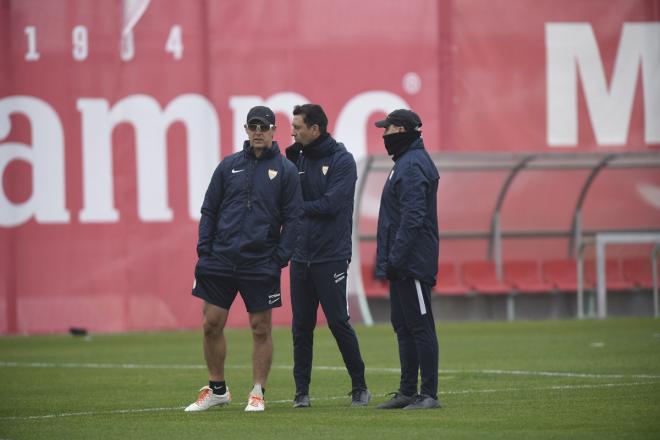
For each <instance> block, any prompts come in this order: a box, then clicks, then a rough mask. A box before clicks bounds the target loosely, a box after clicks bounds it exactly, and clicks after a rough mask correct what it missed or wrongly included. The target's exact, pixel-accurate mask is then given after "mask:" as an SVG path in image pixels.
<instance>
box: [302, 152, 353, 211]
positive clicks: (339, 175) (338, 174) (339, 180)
mask: <svg viewBox="0 0 660 440" xmlns="http://www.w3.org/2000/svg"><path fill="white" fill-rule="evenodd" d="M356 181H357V167H356V165H355V160H353V156H351V155H350V154H345V155H343V157H342V158H341V160H338V161H337V163H336V165H335V167H334V169H333V170H331V171H330V175H329V176H328V184H327V187H326V191H325V193H324V194H323V196H321V197H320V198H319V199H316V200H305V202H304V208H305V215H307V216H310V217H313V216H336V215H337V214H338V213H339V211H341V210H342V209H344V207H345V206H346V200H352V199H353V197H354V193H355V182H356Z"/></svg>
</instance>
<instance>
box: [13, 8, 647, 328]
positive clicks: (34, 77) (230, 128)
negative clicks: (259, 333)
mask: <svg viewBox="0 0 660 440" xmlns="http://www.w3.org/2000/svg"><path fill="white" fill-rule="evenodd" d="M0 23H1V24H0V50H1V51H2V56H1V57H0V175H1V178H2V187H1V191H0V333H34V332H51V331H64V330H66V329H68V328H69V327H70V326H85V327H88V328H90V329H92V330H94V331H127V330H138V329H161V328H191V327H196V326H198V325H199V324H200V322H201V305H200V304H199V301H198V300H196V299H195V298H193V297H191V295H190V289H191V286H192V282H193V268H194V264H195V261H196V255H195V245H196V239H197V237H196V234H197V222H198V220H199V216H200V213H199V210H200V206H201V201H202V198H203V196H204V192H205V190H206V186H207V185H208V181H209V179H210V175H211V173H212V171H213V169H214V168H215V166H216V165H217V163H218V162H219V161H220V160H221V158H222V157H224V156H226V155H228V154H230V153H232V152H233V151H235V150H236V149H237V148H239V147H240V146H241V145H242V142H243V140H244V139H245V138H246V136H245V132H244V129H243V124H244V122H245V116H246V114H247V111H248V110H249V108H251V107H252V106H254V105H259V104H264V105H268V106H270V107H271V108H273V109H274V110H275V111H276V112H277V118H278V124H277V125H278V129H277V136H276V140H277V141H278V142H279V143H280V145H281V146H287V145H288V144H289V143H290V118H291V110H292V108H293V106H294V105H296V104H300V103H304V102H315V103H319V104H321V105H323V107H324V109H325V110H326V112H327V114H328V116H329V118H330V125H329V129H330V131H331V132H332V134H333V136H334V137H335V138H337V139H338V140H340V141H342V142H343V143H344V144H345V145H347V147H348V148H349V150H350V151H351V152H352V153H353V155H354V156H355V157H356V159H358V160H359V159H363V158H365V157H367V156H368V155H370V154H383V153H384V149H383V147H382V139H381V135H382V132H381V130H378V129H376V128H375V127H373V122H374V121H375V120H377V119H379V118H382V117H383V116H384V115H385V114H386V113H388V112H389V111H391V110H393V109H396V108H401V107H408V108H413V109H414V110H415V111H416V112H418V113H419V114H420V115H421V117H422V120H423V131H424V138H425V142H426V145H427V147H428V148H429V150H431V151H496V152H510V151H536V152H550V151H563V152H585V151H649V150H651V151H657V150H658V147H660V73H659V72H660V6H659V3H658V2H657V1H653V0H648V1H642V0H611V1H608V2H602V1H594V0H578V1H573V0H560V1H557V0H542V1H535V2H529V1H522V0H495V1H493V0H491V1H485V0H466V1H449V0H439V1H433V0H411V1H407V2H398V1H378V0H365V1H361V2H354V1H348V0H337V1H333V2H324V1H320V0H307V1H303V0H285V1H281V2H267V1H263V0H250V1H239V0H227V1H218V2H215V1H204V0H198V1H177V0H152V1H142V2H140V1H137V2H122V1H119V0H116V1H103V2H90V1H85V0H56V1H49V2H43V1H38V0H21V1H17V0H0ZM626 178H628V177H626ZM636 178H637V180H636V181H635V182H632V183H630V185H632V186H629V188H633V187H634V185H639V184H640V183H639V179H641V180H642V183H641V185H643V187H644V188H645V189H644V191H643V193H644V194H642V195H640V194H638V193H637V192H635V191H636V190H634V188H633V189H626V190H625V191H624V190H622V189H621V187H620V186H617V185H616V184H612V185H611V187H605V188H604V189H602V190H601V194H600V195H599V196H597V197H596V198H597V199H598V200H603V202H602V203H601V205H603V206H610V208H603V209H604V210H603V211H597V212H599V213H605V214H604V215H603V216H602V217H603V218H605V217H608V216H609V217H608V218H611V211H608V209H610V210H612V209H614V208H612V207H611V204H610V203H608V202H607V200H608V197H611V195H612V194H613V192H612V191H614V193H615V194H621V195H622V196H623V197H632V198H634V199H635V200H637V199H639V200H641V201H639V202H637V201H636V202H635V203H638V204H639V203H641V206H642V208H636V210H635V211H634V216H633V217H634V218H633V219H632V220H631V221H632V223H633V224H634V225H635V226H650V227H653V226H655V227H657V226H658V225H659V224H660V214H659V210H660V202H659V199H660V196H658V194H659V193H660V177H659V176H658V175H657V172H656V173H653V172H644V173H641V174H638V175H637V177H636ZM624 180H625V179H624ZM453 188H455V189H452V190H448V192H447V193H445V194H444V195H443V196H442V197H449V199H450V200H454V198H458V199H461V198H463V199H465V194H468V193H469V192H470V191H475V192H477V193H478V191H479V190H478V189H475V188H473V187H470V186H469V185H468V186H462V187H461V186H460V185H456V186H454V187H453ZM461 188H463V189H461ZM608 188H609V189H608ZM451 191H453V192H451ZM466 191H467V192H466ZM617 191H618V192H617ZM369 194H371V195H369ZM378 194H379V193H378V188H375V189H371V190H369V191H368V195H367V197H371V198H372V199H373V200H372V201H371V202H370V203H367V204H366V205H367V206H371V208H370V209H369V212H367V213H365V216H366V217H369V218H371V219H374V218H375V216H376V215H377V203H378ZM519 203H520V205H521V206H523V207H524V206H525V204H526V203H528V201H525V200H524V198H521V201H520V202H519ZM374 205H376V206H374ZM441 209H443V208H442V204H441ZM523 211H524V210H522V209H521V211H520V212H521V213H522V212H523ZM608 213H610V214H608ZM521 215H523V214H521ZM622 215H623V214H622ZM514 217H516V218H512V219H511V221H512V222H516V221H517V215H516V216H514ZM441 218H443V221H444V222H448V223H445V225H451V224H453V223H456V224H459V223H463V224H464V223H465V222H466V221H469V220H470V219H471V218H474V213H472V212H470V211H469V210H458V209H454V210H452V212H451V213H450V214H449V215H447V216H445V217H443V216H442V215H441ZM598 218H601V215H600V214H599V215H598ZM486 221H487V220H486ZM287 277H288V274H286V273H284V274H283V287H284V290H285V291H286V290H287V286H288V281H287V280H286V279H287ZM285 303H286V301H285ZM234 307H236V308H238V309H239V310H240V308H241V307H243V306H242V304H241V303H240V301H237V303H236V305H235V306H234ZM289 315H290V309H288V307H287V306H285V307H283V308H281V309H279V310H277V311H276V313H275V315H274V322H275V323H276V324H280V325H283V324H287V323H288V322H289V320H290V316H289ZM230 316H231V318H230V323H229V324H230V325H246V323H247V321H246V319H245V313H244V312H234V313H232V314H231V315H230Z"/></svg>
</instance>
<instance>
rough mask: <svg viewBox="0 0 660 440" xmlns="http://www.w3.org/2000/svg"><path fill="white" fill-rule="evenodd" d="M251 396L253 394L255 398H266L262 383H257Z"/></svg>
mask: <svg viewBox="0 0 660 440" xmlns="http://www.w3.org/2000/svg"><path fill="white" fill-rule="evenodd" d="M250 394H252V395H253V396H257V397H261V398H263V397H264V392H263V390H262V387H261V384H260V383H255V384H254V388H252V392H250Z"/></svg>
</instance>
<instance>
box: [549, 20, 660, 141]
mask: <svg viewBox="0 0 660 440" xmlns="http://www.w3.org/2000/svg"><path fill="white" fill-rule="evenodd" d="M545 40H546V51H547V52H546V53H547V63H546V69H547V118H548V125H547V126H548V129H547V130H548V131H547V142H548V145H550V146H551V147H575V146H576V145H577V142H578V128H577V127H578V116H577V102H578V99H577V96H578V95H577V82H578V79H579V80H581V81H582V82H581V84H582V89H583V90H584V96H585V100H586V104H587V109H588V112H589V117H590V119H591V125H592V127H593V130H594V134H595V136H596V142H597V143H598V145H602V146H621V145H625V144H626V141H627V138H628V128H629V126H630V118H631V115H632V106H633V99H634V97H635V90H636V88H637V78H638V76H639V75H638V71H639V66H640V65H641V80H642V81H643V87H642V90H643V96H644V141H645V142H646V143H647V144H654V143H659V142H660V123H658V121H660V73H659V72H660V23H658V22H654V23H625V24H624V25H623V31H622V32H621V40H620V42H619V48H618V51H617V53H616V59H615V62H614V69H613V72H612V77H611V81H610V86H609V89H608V85H607V81H606V77H605V70H604V68H603V62H602V60H601V57H600V52H599V50H598V45H597V43H596V38H595V37H594V32H593V29H592V27H591V25H590V24H588V23H548V24H546V27H545Z"/></svg>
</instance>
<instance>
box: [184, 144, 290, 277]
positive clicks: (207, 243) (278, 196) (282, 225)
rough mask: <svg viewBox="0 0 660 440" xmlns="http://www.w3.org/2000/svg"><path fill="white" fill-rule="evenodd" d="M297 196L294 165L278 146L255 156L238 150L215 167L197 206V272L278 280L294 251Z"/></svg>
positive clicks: (247, 149) (249, 149) (248, 150)
mask: <svg viewBox="0 0 660 440" xmlns="http://www.w3.org/2000/svg"><path fill="white" fill-rule="evenodd" d="M301 214H302V196H301V192H300V181H299V179H298V170H297V169H296V167H295V166H294V165H293V164H292V163H291V162H290V161H289V160H287V159H286V158H285V157H284V156H283V155H281V154H280V149H279V147H278V145H277V142H273V145H272V147H271V148H269V149H264V151H263V153H262V154H261V157H259V158H257V157H256V156H255V155H254V153H253V151H252V147H251V146H250V145H249V143H248V142H247V141H246V142H245V144H244V145H243V151H240V152H238V153H234V154H232V155H231V156H228V157H226V158H225V159H224V160H223V161H222V162H220V164H219V165H218V166H217V168H216V169H215V171H214V173H213V177H212V178H211V183H210V184H209V187H208V189H207V191H206V195H205V197H204V203H203V204H202V217H201V219H200V222H199V241H198V242H197V254H198V256H199V261H198V263H197V267H196V269H195V270H196V274H202V275H218V276H236V277H242V278H263V277H264V276H278V277H279V275H280V270H281V268H282V267H284V266H286V265H287V264H288V261H289V259H290V257H291V255H292V253H293V250H294V247H295V242H296V237H297V235H298V228H299V223H300V217H301Z"/></svg>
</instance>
